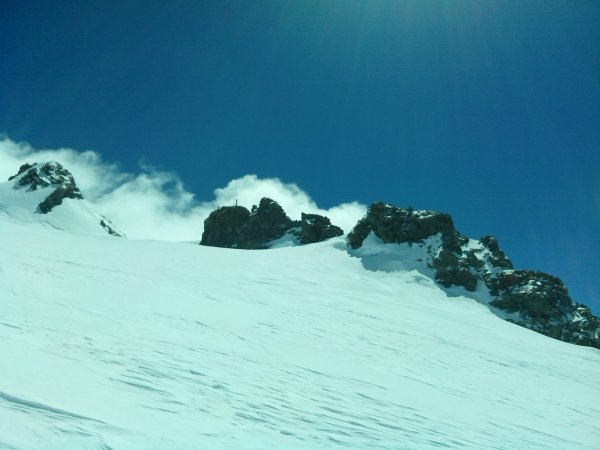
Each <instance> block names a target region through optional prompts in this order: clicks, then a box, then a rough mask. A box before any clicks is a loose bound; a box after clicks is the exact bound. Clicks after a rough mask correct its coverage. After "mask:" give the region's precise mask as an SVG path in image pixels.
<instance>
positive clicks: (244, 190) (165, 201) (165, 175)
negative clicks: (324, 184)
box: [0, 137, 366, 241]
mask: <svg viewBox="0 0 600 450" xmlns="http://www.w3.org/2000/svg"><path fill="white" fill-rule="evenodd" d="M45 161H58V162H60V163H61V164H63V165H64V166H65V167H66V168H67V169H68V170H70V171H71V172H72V173H73V176H74V177H75V180H76V182H77V184H78V186H79V188H80V189H81V191H82V192H83V195H84V197H85V198H86V199H87V200H89V201H90V202H91V203H93V204H94V206H95V208H96V209H98V211H99V212H101V213H102V214H104V215H106V216H107V217H108V218H110V220H112V221H113V222H114V223H115V224H116V225H117V226H118V227H119V229H120V230H122V231H123V232H124V233H125V234H126V235H127V236H128V237H129V238H133V239H157V240H168V241H199V240H200V237H201V235H202V231H203V228H204V220H205V219H206V217H208V215H209V214H210V212H211V211H213V210H214V209H216V208H218V207H221V206H230V205H234V204H236V202H237V204H239V205H242V206H245V207H247V208H251V207H252V205H256V204H258V202H259V201H260V199H261V198H262V197H270V198H272V199H274V200H275V201H277V202H278V203H279V204H280V205H281V206H282V207H283V209H284V210H285V211H286V213H287V214H288V216H290V217H291V218H292V219H299V218H300V214H301V213H302V212H305V213H316V214H323V215H326V216H328V217H329V218H330V219H331V221H332V222H333V223H334V224H336V225H338V226H340V227H341V228H342V229H343V230H344V232H346V233H347V232H349V231H350V230H351V229H352V227H353V226H354V224H355V223H356V222H357V220H358V219H360V218H361V217H362V216H363V215H364V214H365V212H366V207H365V206H364V205H362V204H359V203H357V202H351V203H344V204H341V205H338V206H334V207H332V208H330V209H321V208H319V207H318V206H317V204H316V203H315V202H314V201H313V200H312V199H311V198H310V196H309V195H308V194H307V193H306V192H304V191H303V190H302V189H301V188H300V187H298V186H297V185H296V184H294V183H285V182H283V181H281V180H280V179H278V178H259V177H257V176H256V175H254V174H249V175H245V176H243V177H241V178H237V179H234V180H231V181H230V182H229V183H227V185H226V186H225V187H220V188H217V189H215V191H214V198H213V199H211V200H205V201H198V200H196V199H195V197H194V194H192V193H191V192H189V191H187V190H186V188H185V186H184V184H183V181H182V180H181V179H180V178H179V177H178V176H177V174H176V173H174V172H168V171H160V170H156V169H154V168H153V167H152V166H151V165H147V164H140V170H139V172H138V173H127V172H124V171H122V170H121V169H120V168H119V166H118V164H116V163H111V162H106V161H104V160H103V159H102V157H101V156H100V155H99V154H98V153H97V152H94V151H90V150H87V151H77V150H74V149H70V148H60V149H40V150H38V149H34V148H33V147H31V146H30V145H28V144H26V143H19V142H15V141H13V140H11V139H10V138H8V137H0V181H3V180H7V179H8V177H9V176H11V175H14V174H15V173H16V172H17V170H18V168H19V167H20V166H21V164H24V163H26V162H45Z"/></svg>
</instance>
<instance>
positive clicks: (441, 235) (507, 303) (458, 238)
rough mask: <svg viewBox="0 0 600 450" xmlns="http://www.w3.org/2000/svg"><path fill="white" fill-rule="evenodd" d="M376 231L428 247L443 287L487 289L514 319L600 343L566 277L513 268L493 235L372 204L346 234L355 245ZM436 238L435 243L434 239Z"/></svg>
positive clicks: (598, 330)
mask: <svg viewBox="0 0 600 450" xmlns="http://www.w3.org/2000/svg"><path fill="white" fill-rule="evenodd" d="M371 232H372V233H373V234H374V235H375V236H376V237H377V238H379V239H380V240H381V241H383V242H384V243H396V244H404V243H407V244H409V245H413V244H417V245H424V243H425V240H428V246H427V255H428V256H427V267H429V270H431V271H432V272H433V276H434V278H435V280H436V281H437V282H438V283H439V284H440V285H441V286H443V287H445V288H449V287H451V286H462V287H464V288H465V289H466V290H467V291H471V292H473V291H475V290H476V289H477V288H478V286H482V287H483V285H485V287H486V288H487V289H488V291H489V293H490V296H491V301H490V303H489V304H490V306H491V308H492V311H494V312H495V313H497V314H498V315H500V316H502V317H504V318H506V320H509V321H511V322H513V323H516V324H518V325H521V326H523V327H526V328H529V329H531V330H534V331H537V332H539V333H542V334H544V335H546V336H550V337H553V338H556V339H560V340H563V341H566V342H570V343H575V344H579V345H587V346H592V347H596V348H600V319H599V318H598V317H595V316H593V315H592V314H591V312H590V310H589V309H588V308H587V307H585V306H584V305H579V304H574V303H573V302H572V300H571V297H570V296H569V294H568V291H567V289H566V288H565V286H564V285H563V283H562V281H561V280H560V279H558V278H556V277H553V276H552V275H548V274H546V273H543V272H534V271H528V270H513V265H512V262H511V261H510V259H509V258H508V257H507V256H506V255H505V254H504V252H503V251H502V250H501V249H500V245H499V244H498V241H497V240H496V238H494V237H493V236H485V237H483V238H481V239H480V240H479V241H473V240H470V239H469V238H467V237H465V236H463V235H462V234H460V233H459V232H458V231H457V230H456V229H455V228H454V224H453V222H452V218H451V217H450V216H449V215H447V214H443V213H437V212H433V211H414V210H413V209H412V208H397V207H394V206H391V205H386V204H383V203H373V204H372V205H371V207H370V208H369V210H368V212H367V215H366V216H365V217H364V218H363V219H361V220H360V221H359V222H358V223H357V224H356V226H355V227H354V229H353V230H352V231H351V232H350V233H349V234H348V245H349V247H351V248H352V249H357V248H359V247H361V246H362V244H363V242H364V240H365V239H366V238H367V236H368V235H369V234H370V233H371ZM432 242H434V243H435V244H432Z"/></svg>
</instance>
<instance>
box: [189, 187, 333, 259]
mask: <svg viewBox="0 0 600 450" xmlns="http://www.w3.org/2000/svg"><path fill="white" fill-rule="evenodd" d="M342 234H344V232H343V231H342V229H341V228H339V227H337V226H335V225H332V224H331V221H330V220H329V219H328V218H327V217H325V216H321V215H318V214H305V213H302V217H301V219H300V220H296V221H294V220H292V219H290V218H289V217H288V216H287V214H286V213H285V211H284V210H283V208H282V207H281V206H280V205H279V204H278V203H277V202H276V201H275V200H272V199H270V198H267V197H263V198H262V199H261V200H260V202H259V204H258V206H256V205H254V206H253V207H252V210H251V211H249V210H248V209H247V208H245V207H243V206H223V207H221V208H218V209H216V210H215V211H213V212H212V213H210V215H209V216H208V218H207V219H206V220H205V221H204V232H203V233H202V240H201V241H200V245H207V246H211V247H224V248H239V249H247V250H251V249H254V250H257V249H266V248H270V247H271V246H272V245H273V242H274V241H279V240H282V239H284V240H285V239H287V240H288V241H289V242H291V243H295V244H299V245H306V244H312V243H315V242H321V241H324V240H326V239H329V238H332V237H336V236H341V235H342Z"/></svg>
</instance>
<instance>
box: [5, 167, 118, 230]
mask: <svg viewBox="0 0 600 450" xmlns="http://www.w3.org/2000/svg"><path fill="white" fill-rule="evenodd" d="M0 215H4V216H5V217H10V218H12V219H16V220H18V221H20V222H25V223H39V224H43V225H46V226H50V227H53V228H58V229H61V230H65V231H74V232H84V233H91V234H106V233H108V234H110V235H113V236H119V237H121V236H123V234H122V233H121V232H119V231H118V230H117V228H116V227H115V226H114V225H113V224H112V222H111V221H110V220H108V219H107V218H106V217H104V216H102V215H100V214H99V213H98V212H96V211H95V210H94V208H93V206H92V205H91V204H90V203H89V202H88V201H86V200H85V199H84V198H83V194H82V193H81V191H80V189H79V187H78V186H77V183H76V182H75V179H74V177H73V175H72V174H71V172H69V171H68V170H67V169H65V168H64V167H63V166H62V165H61V164H60V163H58V162H56V161H51V162H45V163H33V164H30V163H26V164H23V165H22V166H21V167H20V168H19V171H18V172H17V173H16V174H15V175H13V176H11V177H10V178H9V179H8V182H6V183H0Z"/></svg>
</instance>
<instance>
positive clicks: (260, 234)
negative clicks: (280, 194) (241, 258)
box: [237, 197, 293, 249]
mask: <svg viewBox="0 0 600 450" xmlns="http://www.w3.org/2000/svg"><path fill="white" fill-rule="evenodd" d="M292 226H293V222H292V219H290V218H289V217H288V216H287V215H286V213H285V211H284V210H283V208H282V207H281V206H279V203H277V202H276V201H275V200H271V199H270V198H267V197H263V198H262V199H261V200H260V203H259V204H258V207H257V206H256V205H255V206H253V207H252V211H251V212H250V217H249V218H248V223H247V225H246V228H245V229H244V233H243V234H242V235H241V237H240V240H239V241H238V245H237V247H238V248H245V249H264V248H267V244H268V243H269V242H271V241H274V240H276V239H279V238H281V237H282V236H283V235H284V234H285V233H286V232H288V231H289V230H290V228H292Z"/></svg>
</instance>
